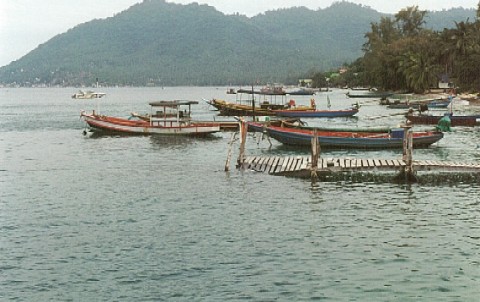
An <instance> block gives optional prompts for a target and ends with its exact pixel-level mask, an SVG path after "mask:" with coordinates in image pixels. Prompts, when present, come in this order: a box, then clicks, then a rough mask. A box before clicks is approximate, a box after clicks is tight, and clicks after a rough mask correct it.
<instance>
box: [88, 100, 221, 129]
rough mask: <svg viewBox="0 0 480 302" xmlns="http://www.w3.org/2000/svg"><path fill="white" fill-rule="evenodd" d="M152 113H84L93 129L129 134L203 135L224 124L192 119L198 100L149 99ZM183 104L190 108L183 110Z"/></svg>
mask: <svg viewBox="0 0 480 302" xmlns="http://www.w3.org/2000/svg"><path fill="white" fill-rule="evenodd" d="M149 104H150V106H151V109H152V114H150V115H149V119H148V120H144V119H139V120H132V119H128V118H120V117H112V116H105V115H100V114H96V113H95V112H93V113H91V114H87V113H85V112H82V113H81V117H82V118H83V119H84V120H85V122H86V123H87V125H88V126H89V128H90V130H92V131H101V132H120V133H129V134H164V135H192V136H202V135H207V134H211V133H215V132H218V131H220V125H219V124H218V123H212V122H205V123H202V122H195V123H193V122H192V121H191V105H193V104H198V102H197V101H184V100H174V101H157V102H151V103H149ZM183 107H188V109H185V110H181V108H183Z"/></svg>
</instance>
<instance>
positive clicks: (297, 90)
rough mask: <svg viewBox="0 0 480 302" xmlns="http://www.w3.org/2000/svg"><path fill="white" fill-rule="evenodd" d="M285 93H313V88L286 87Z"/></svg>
mask: <svg viewBox="0 0 480 302" xmlns="http://www.w3.org/2000/svg"><path fill="white" fill-rule="evenodd" d="M285 93H286V94H289V95H314V94H315V89H313V88H305V87H299V88H293V89H287V90H286V91H285Z"/></svg>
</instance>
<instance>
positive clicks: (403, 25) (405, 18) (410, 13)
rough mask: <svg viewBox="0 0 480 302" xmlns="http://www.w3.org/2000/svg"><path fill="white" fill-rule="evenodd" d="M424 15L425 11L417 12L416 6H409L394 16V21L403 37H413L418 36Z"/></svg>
mask: <svg viewBox="0 0 480 302" xmlns="http://www.w3.org/2000/svg"><path fill="white" fill-rule="evenodd" d="M426 13H427V11H420V10H418V6H409V7H407V8H406V9H402V10H401V11H399V12H398V13H397V14H396V15H395V21H396V22H397V24H398V26H399V29H400V30H401V32H402V34H403V35H406V36H414V35H417V34H419V32H420V31H421V29H422V26H423V24H425V20H424V17H425V15H426Z"/></svg>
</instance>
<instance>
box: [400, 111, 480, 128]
mask: <svg viewBox="0 0 480 302" xmlns="http://www.w3.org/2000/svg"><path fill="white" fill-rule="evenodd" d="M406 117H407V119H408V120H409V121H410V122H411V123H413V124H423V125H437V124H438V122H439V121H440V119H441V118H442V117H443V115H427V114H418V115H416V114H407V115H406ZM450 121H451V126H452V127H455V126H468V127H473V126H477V125H480V115H455V114H452V115H450Z"/></svg>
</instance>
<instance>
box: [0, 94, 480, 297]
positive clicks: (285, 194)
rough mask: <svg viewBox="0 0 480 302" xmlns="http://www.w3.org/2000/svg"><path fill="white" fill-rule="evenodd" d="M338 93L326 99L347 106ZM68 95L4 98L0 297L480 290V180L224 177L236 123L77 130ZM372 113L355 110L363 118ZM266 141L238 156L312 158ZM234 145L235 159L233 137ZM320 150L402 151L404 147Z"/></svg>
mask: <svg viewBox="0 0 480 302" xmlns="http://www.w3.org/2000/svg"><path fill="white" fill-rule="evenodd" d="M75 91H76V89H75V90H73V92H75ZM220 91H221V92H223V93H224V91H226V89H223V88H222V89H221V90H217V89H215V88H195V87H188V88H166V89H162V90H160V89H140V88H132V89H129V88H125V89H113V88H112V89H107V90H106V92H107V97H106V99H105V100H104V101H103V102H102V103H101V106H102V112H103V113H105V114H107V113H108V114H112V115H121V114H124V113H125V114H128V113H129V112H131V111H134V110H135V111H140V109H141V108H144V107H145V106H146V100H155V99H173V98H183V99H200V98H202V97H210V96H215V97H221V96H219V95H218V93H220ZM333 93H337V92H333ZM341 93H342V91H340V92H338V93H337V94H338V96H339V98H334V97H333V96H331V99H332V102H338V103H337V104H335V105H337V106H338V107H345V105H346V104H349V103H350V101H349V100H344V99H341V98H340V97H341V95H340V94H341ZM71 94H72V90H71V89H32V90H27V89H19V90H16V89H10V90H9V93H8V97H2V96H1V95H0V106H1V110H0V117H1V119H0V123H1V125H2V126H5V127H0V133H1V135H0V144H1V147H0V231H1V236H0V253H1V255H2V258H1V264H0V271H1V278H0V288H1V291H0V299H3V300H6V301H76V300H85V301H112V300H119V301H138V300H140V301H162V300H167V301H177V300H181V301H192V300H201V301H225V300H229V301H230V300H232V301H238V300H251V301H270V300H279V301H311V300H318V299H325V300H330V301H351V300H355V301H378V300H389V299H390V300H398V301H476V300H478V296H479V295H480V290H479V287H478V280H480V274H479V270H478V265H479V262H478V249H479V247H480V239H479V236H478V234H477V233H478V215H479V210H478V205H479V203H480V196H479V193H478V192H479V190H480V184H479V183H478V180H473V181H472V180H471V179H468V177H467V176H465V177H466V178H465V179H463V178H453V179H452V178H449V179H445V180H443V179H442V175H441V174H437V175H433V176H432V177H431V179H429V177H430V176H428V175H426V176H425V177H424V176H423V175H420V176H421V177H419V180H420V182H419V183H416V184H397V183H394V182H392V181H389V180H388V177H387V176H388V175H382V174H379V173H374V174H371V175H369V174H364V175H354V174H351V175H350V174H349V175H342V176H341V177H340V178H338V179H336V178H329V179H325V180H318V181H317V182H313V183H312V182H311V181H310V179H295V178H287V177H274V176H270V175H267V174H265V173H256V172H253V171H249V170H236V169H234V168H232V169H231V170H230V171H229V172H228V173H225V172H224V165H225V160H226V157H227V151H228V143H229V141H230V138H231V133H216V134H214V135H212V136H210V137H207V138H192V137H168V136H167V137H166V136H125V135H118V134H115V135H97V134H88V135H86V136H83V135H82V130H83V129H84V127H85V125H84V123H83V122H82V121H80V120H79V112H80V110H81V109H84V108H86V107H88V106H87V105H89V106H90V105H91V104H90V103H87V102H73V101H72V100H71V98H70V95H71ZM320 98H321V97H320ZM307 101H308V100H307ZM317 104H321V102H317ZM372 104H373V102H372ZM198 110H199V111H200V112H198V113H199V115H201V116H202V117H203V116H204V117H205V118H209V117H210V116H211V114H214V113H212V112H208V108H207V107H206V106H205V108H199V109H198ZM380 110H382V109H381V108H380V107H379V106H376V105H375V106H374V105H372V106H364V107H362V108H361V111H360V114H359V117H358V124H362V123H363V124H368V122H366V121H365V119H364V117H366V116H369V115H380V114H379V113H380V112H377V111H380ZM10 111H12V112H10ZM20 113H21V114H20ZM19 114H20V115H19ZM19 116H21V117H22V118H19ZM37 117H38V118H37ZM345 122H347V121H345ZM396 122H397V121H396V120H393V118H392V120H389V121H388V122H387V121H385V120H384V121H381V120H380V119H376V120H374V123H375V124H376V125H374V126H378V125H383V126H385V125H387V124H389V123H392V124H394V123H396ZM322 123H328V124H330V123H332V124H335V125H339V124H341V122H339V121H335V120H328V121H322ZM348 123H356V122H355V121H351V120H349V121H348ZM478 141H479V133H478V131H468V132H467V131H462V130H458V131H457V130H455V132H452V133H451V134H448V135H446V137H445V138H444V139H443V140H442V141H441V142H440V143H439V144H438V145H437V146H433V147H432V148H428V149H420V150H414V158H418V159H430V160H439V159H443V158H445V159H447V160H462V161H471V160H478V157H479V153H480V152H478V148H476V145H478ZM272 144H273V147H272V149H270V150H269V149H268V142H266V141H261V142H260V144H259V145H257V144H256V141H255V140H253V139H251V137H250V136H249V141H248V142H247V146H246V152H247V154H248V155H259V154H266V155H271V154H278V155H294V154H302V155H308V154H309V150H308V149H307V150H293V149H289V148H285V147H284V146H282V145H281V144H279V143H277V142H275V141H273V140H272ZM234 148H235V149H234V155H233V156H232V166H233V164H234V162H235V158H236V155H237V154H238V142H236V143H235V145H234ZM321 156H322V157H379V158H398V157H400V156H401V151H400V152H397V151H396V150H376V151H372V152H370V151H369V152H365V151H362V150H322V153H321ZM360 176H361V177H360ZM424 179H425V182H423V180H424Z"/></svg>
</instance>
